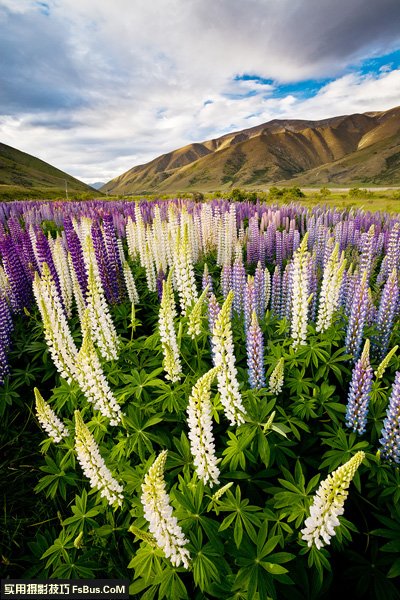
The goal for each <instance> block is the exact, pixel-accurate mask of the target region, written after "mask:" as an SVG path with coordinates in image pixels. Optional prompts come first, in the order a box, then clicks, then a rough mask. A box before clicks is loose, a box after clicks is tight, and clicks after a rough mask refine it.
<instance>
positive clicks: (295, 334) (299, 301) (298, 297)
mask: <svg viewBox="0 0 400 600" xmlns="http://www.w3.org/2000/svg"><path fill="white" fill-rule="evenodd" d="M307 241H308V234H307V233H306V235H305V236H304V238H303V241H302V242H301V244H300V246H299V248H298V249H297V250H296V252H295V254H294V257H293V272H292V275H293V283H292V302H291V307H292V322H291V335H292V338H293V342H292V347H293V348H294V349H296V348H297V347H298V346H299V345H302V344H305V343H306V335H307V320H308V300H309V294H310V292H309V263H310V254H309V252H307Z"/></svg>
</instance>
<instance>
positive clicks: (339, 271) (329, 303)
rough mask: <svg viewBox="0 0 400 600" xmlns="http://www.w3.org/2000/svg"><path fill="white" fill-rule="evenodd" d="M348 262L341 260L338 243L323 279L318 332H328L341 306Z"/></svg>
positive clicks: (326, 266) (328, 261)
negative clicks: (343, 282) (343, 281)
mask: <svg viewBox="0 0 400 600" xmlns="http://www.w3.org/2000/svg"><path fill="white" fill-rule="evenodd" d="M345 268H346V260H345V259H344V258H343V256H341V257H340V258H339V243H337V244H336V245H335V247H334V249H333V251H332V253H331V255H330V257H329V259H328V260H327V263H326V265H325V268H324V274H323V277H322V285H321V292H320V295H319V307H318V317H317V326H316V330H317V331H326V330H327V329H328V328H329V327H330V325H331V324H332V321H333V315H334V313H335V311H336V310H337V308H338V306H339V296H340V289H341V285H342V280H343V273H344V270H345Z"/></svg>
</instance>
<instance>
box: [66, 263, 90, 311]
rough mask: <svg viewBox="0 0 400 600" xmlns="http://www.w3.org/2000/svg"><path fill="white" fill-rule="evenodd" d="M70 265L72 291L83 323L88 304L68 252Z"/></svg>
mask: <svg viewBox="0 0 400 600" xmlns="http://www.w3.org/2000/svg"><path fill="white" fill-rule="evenodd" d="M68 265H69V272H70V274H71V281H72V291H73V294H74V298H75V304H76V307H77V309H78V315H79V321H80V322H82V319H83V314H84V312H85V309H86V303H85V298H84V297H83V294H82V289H81V286H80V285H79V282H78V278H77V276H76V273H75V269H74V265H73V263H72V257H71V254H70V253H69V252H68Z"/></svg>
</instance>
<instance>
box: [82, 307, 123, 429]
mask: <svg viewBox="0 0 400 600" xmlns="http://www.w3.org/2000/svg"><path fill="white" fill-rule="evenodd" d="M82 331H83V342H82V347H81V349H80V351H79V354H78V356H77V357H76V380H77V382H78V385H79V387H80V388H81V390H82V392H83V393H84V395H85V397H86V399H87V401H88V402H90V403H91V404H93V406H94V408H95V409H96V410H99V411H100V412H101V414H102V415H103V416H104V417H107V418H108V419H110V425H118V423H120V422H121V416H122V412H121V407H120V405H119V404H118V402H117V400H116V398H115V396H114V394H113V393H112V391H111V389H110V386H109V385H108V382H107V379H106V378H105V375H104V373H103V369H102V368H101V364H100V360H99V357H98V355H97V352H96V349H95V347H94V344H93V340H92V330H91V325H90V323H89V312H88V309H86V312H85V315H84V317H83V321H82Z"/></svg>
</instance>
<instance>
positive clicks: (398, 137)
mask: <svg viewBox="0 0 400 600" xmlns="http://www.w3.org/2000/svg"><path fill="white" fill-rule="evenodd" d="M294 183H296V185H320V184H321V185H322V184H324V185H327V184H332V185H335V184H339V185H355V184H357V185H359V184H370V185H398V184H400V107H397V108H393V109H391V110H387V111H383V112H367V113H364V114H354V115H345V116H341V117H333V118H331V119H323V120H321V121H306V120H289V119H285V120H278V119H274V120H273V121H270V122H268V123H264V124H262V125H258V126H256V127H252V128H250V129H244V130H243V131H237V132H234V133H230V134H227V135H224V136H222V137H220V138H217V139H213V140H208V141H206V142H201V143H194V144H189V145H188V146H184V147H183V148H179V149H178V150H174V151H173V152H169V153H168V154H163V155H162V156H159V157H158V158H156V159H154V160H152V161H151V162H149V163H147V164H145V165H138V166H136V167H133V168H132V169H130V170H129V171H127V172H126V173H124V174H122V175H120V176H119V177H116V178H115V179H112V180H111V181H109V182H108V183H107V184H105V185H104V186H103V187H102V188H101V190H102V191H103V192H109V193H115V194H140V193H145V192H151V193H153V192H159V193H162V192H165V193H168V192H177V191H186V190H199V191H215V190H227V189H230V188H232V187H244V188H246V187H247V188H258V189H260V188H262V187H267V186H270V185H271V184H274V185H275V184H290V185H293V184H294Z"/></svg>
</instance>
